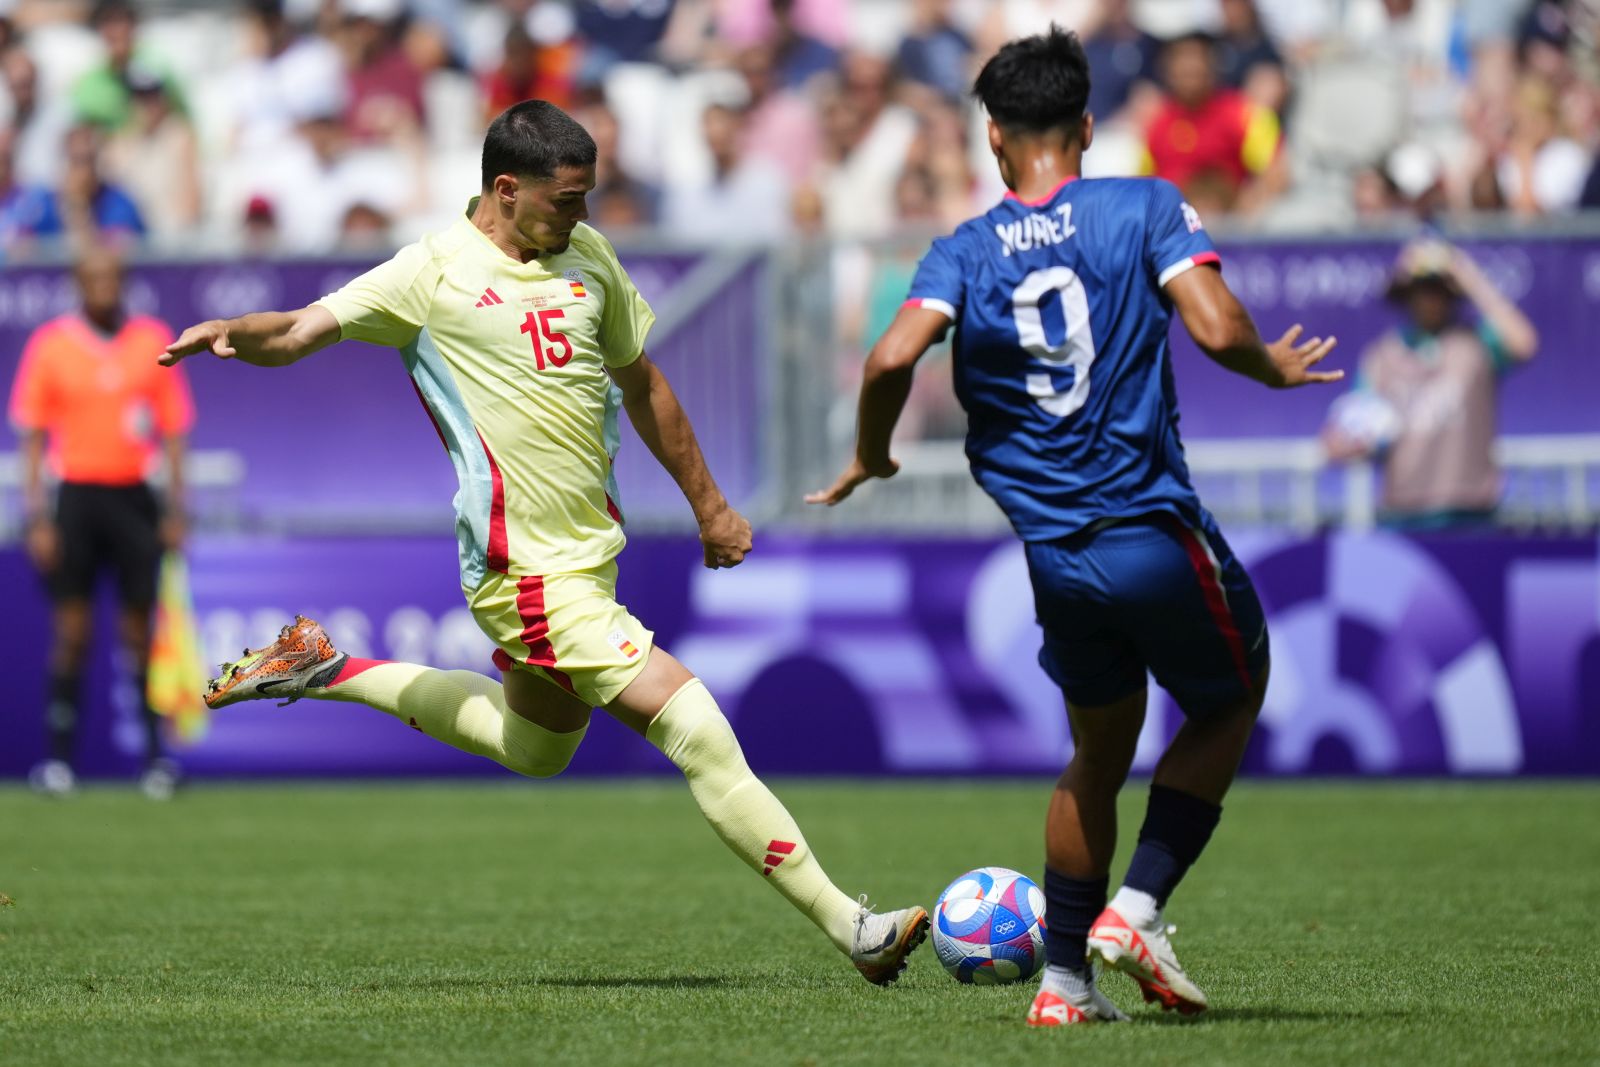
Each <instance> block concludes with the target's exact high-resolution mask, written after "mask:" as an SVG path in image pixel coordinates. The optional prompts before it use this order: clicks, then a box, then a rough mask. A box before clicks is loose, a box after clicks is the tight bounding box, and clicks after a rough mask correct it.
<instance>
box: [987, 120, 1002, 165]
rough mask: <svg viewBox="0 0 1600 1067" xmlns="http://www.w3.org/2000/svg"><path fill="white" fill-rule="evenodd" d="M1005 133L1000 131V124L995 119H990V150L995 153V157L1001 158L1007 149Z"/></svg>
mask: <svg viewBox="0 0 1600 1067" xmlns="http://www.w3.org/2000/svg"><path fill="white" fill-rule="evenodd" d="M1005 144H1006V139H1005V135H1004V134H1002V133H1001V132H1000V124H999V123H997V122H995V120H994V119H990V120H989V151H991V152H993V153H994V158H996V159H999V158H1000V155H1001V153H1002V152H1003V151H1004V150H1005Z"/></svg>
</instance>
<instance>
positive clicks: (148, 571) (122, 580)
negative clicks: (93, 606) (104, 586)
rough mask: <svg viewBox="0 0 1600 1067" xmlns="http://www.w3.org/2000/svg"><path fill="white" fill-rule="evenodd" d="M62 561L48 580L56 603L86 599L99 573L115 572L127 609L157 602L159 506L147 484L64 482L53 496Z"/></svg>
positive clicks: (92, 593) (159, 532)
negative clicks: (59, 532) (59, 534)
mask: <svg viewBox="0 0 1600 1067" xmlns="http://www.w3.org/2000/svg"><path fill="white" fill-rule="evenodd" d="M56 526H57V528H58V529H59V530H60V531H61V560H60V563H59V565H58V566H57V567H56V570H55V573H54V574H52V575H50V576H49V578H48V584H49V587H50V595H51V596H52V597H53V598H55V599H56V600H87V599H89V598H90V597H91V596H93V595H94V584H95V580H96V579H97V578H98V577H99V576H100V573H101V571H103V570H106V569H108V568H109V569H110V570H111V571H113V572H114V573H115V574H116V578H117V595H118V597H119V598H120V599H121V601H122V603H123V604H124V605H125V606H127V607H132V608H143V607H149V606H150V605H152V604H154V603H155V599H156V576H157V574H158V573H159V572H160V569H161V507H160V505H159V504H158V503H157V502H156V495H155V493H154V492H152V491H151V489H150V487H149V486H148V485H142V484H141V485H90V484H87V483H83V482H62V483H61V486H60V490H59V493H58V495H57V497H56Z"/></svg>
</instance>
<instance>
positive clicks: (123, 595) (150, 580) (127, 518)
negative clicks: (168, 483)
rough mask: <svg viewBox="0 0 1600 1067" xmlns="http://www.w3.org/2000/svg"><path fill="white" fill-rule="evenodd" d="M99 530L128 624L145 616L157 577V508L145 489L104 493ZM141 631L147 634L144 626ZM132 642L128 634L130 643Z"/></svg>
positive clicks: (152, 596)
mask: <svg viewBox="0 0 1600 1067" xmlns="http://www.w3.org/2000/svg"><path fill="white" fill-rule="evenodd" d="M100 530H101V536H102V540H103V542H104V545H105V549H104V550H105V554H106V556H107V558H108V559H109V560H110V563H111V566H112V568H113V569H114V570H115V572H116V576H117V597H118V599H119V600H120V602H121V604H122V608H123V615H124V616H125V617H126V618H127V619H129V620H131V619H132V618H133V617H134V616H136V615H138V614H140V613H143V614H144V615H146V616H148V615H149V612H150V608H151V606H152V605H154V604H155V600H156V581H157V578H158V577H159V575H160V573H161V508H160V505H159V504H158V503H157V502H156V497H155V493H154V492H152V491H151V489H150V487H149V486H147V485H137V486H128V487H126V488H120V487H119V488H116V489H112V490H110V491H108V492H107V493H106V494H105V501H104V505H103V507H102V508H101V514H100ZM130 625H133V624H132V623H131V622H130ZM133 628H134V629H137V626H136V625H133ZM145 631H146V633H148V622H147V623H146V626H145ZM136 638H137V635H136V634H130V639H136Z"/></svg>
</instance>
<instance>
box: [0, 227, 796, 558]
mask: <svg viewBox="0 0 1600 1067" xmlns="http://www.w3.org/2000/svg"><path fill="white" fill-rule="evenodd" d="M705 258H706V257H705V256H703V255H700V254H662V253H658V254H650V255H634V256H628V257H627V260H626V265H627V267H628V271H629V274H630V276H631V277H632V278H633V279H634V281H635V283H636V284H637V285H638V286H639V289H640V292H641V293H643V294H644V296H645V297H646V298H647V299H648V300H649V301H650V302H651V303H652V305H654V306H656V307H658V308H660V307H663V306H666V305H668V303H669V301H670V298H671V295H672V293H673V290H674V289H675V288H676V287H677V286H678V285H680V284H681V283H682V282H683V281H684V280H685V279H686V278H688V277H689V276H690V275H691V274H692V273H693V272H694V270H695V268H696V267H697V266H698V265H699V264H700V263H702V262H703V261H704V260H705ZM369 266H371V261H370V260H362V261H317V262H294V261H286V262H275V261H260V262H250V263H239V262H228V263H203V262H202V263H185V264H149V265H144V266H139V267H136V268H134V269H133V270H132V271H131V272H130V275H129V282H128V288H127V300H128V303H129V305H130V307H132V308H133V309H135V310H137V311H140V312H144V313H148V314H153V315H156V316H158V317H160V318H162V319H163V320H165V321H166V322H167V323H168V324H169V325H171V326H172V327H173V329H174V330H181V329H182V328H183V327H184V326H186V325H188V324H190V323H194V322H200V321H203V320H205V319H209V318H223V317H229V316H233V315H240V314H244V313H246V312H249V311H256V310H262V309H275V308H296V307H303V306H304V305H306V304H309V303H311V302H312V301H314V300H316V299H317V298H318V297H320V296H323V295H324V294H326V293H329V292H331V291H333V290H335V289H337V288H339V287H340V286H342V285H344V284H345V283H346V282H347V281H349V280H350V279H351V278H353V277H355V276H356V275H357V274H358V273H360V272H361V271H362V270H365V269H366V268H367V267H369ZM764 283H765V275H764V272H763V270H762V269H760V268H759V267H758V268H757V269H754V270H749V271H745V272H742V273H740V274H739V275H738V276H736V277H734V278H732V279H730V280H729V281H728V282H727V284H726V287H725V290H724V293H723V295H722V298H721V299H720V300H719V301H718V302H717V306H716V308H715V310H714V313H709V314H707V315H703V316H702V317H701V319H702V326H704V325H706V324H707V323H708V322H709V324H710V325H712V326H713V327H714V328H715V330H716V331H717V332H718V334H720V335H731V336H732V337H734V338H736V339H739V340H740V344H741V345H742V347H741V348H740V353H741V355H742V356H743V357H744V358H745V359H746V362H748V361H749V360H750V359H751V358H755V357H759V355H760V353H761V352H762V351H763V349H762V348H761V345H760V344H759V343H758V342H759V339H760V337H761V333H760V330H759V322H760V319H761V314H762V307H763V296H764ZM75 299H76V297H75V290H74V287H73V282H72V280H71V278H70V276H68V275H67V274H65V273H64V272H63V271H62V270H61V269H59V268H51V267H7V268H6V269H5V270H4V271H3V272H0V381H3V382H4V383H5V387H6V390H7V392H8V393H9V388H10V383H11V380H12V378H13V377H14V375H15V371H16V365H17V360H18V359H19V357H20V355H21V352H22V349H23V346H24V345H25V343H26V341H27V337H28V334H29V333H30V332H31V331H32V330H33V329H34V328H35V327H37V326H38V325H39V324H40V323H42V322H44V321H45V320H47V319H49V318H51V317H53V316H55V315H58V314H61V313H63V312H65V311H68V310H70V309H71V308H72V307H73V306H75ZM508 321H509V320H508ZM508 328H509V329H511V330H516V329H517V326H516V324H515V323H512V324H511V325H510V326H509V327H508ZM705 347H706V342H705V337H704V334H703V333H698V334H697V333H696V332H695V331H692V330H690V331H679V332H677V333H676V334H674V335H672V336H670V337H667V338H666V339H665V340H663V341H660V343H657V344H655V345H653V346H652V347H651V355H652V358H654V359H656V360H657V361H658V362H660V363H661V364H662V365H663V366H664V367H665V368H666V369H667V372H668V373H669V374H670V375H672V376H673V377H674V378H676V379H678V380H680V381H683V380H688V381H690V382H695V381H696V380H697V379H700V378H707V379H709V378H712V377H714V378H715V385H714V387H708V386H706V385H705V384H703V383H702V384H701V385H700V386H691V388H689V389H687V390H681V391H682V392H683V399H684V404H685V407H686V409H687V410H688V412H689V415H690V417H691V418H693V419H694V420H695V424H696V425H697V427H699V428H700V429H701V437H702V439H703V441H704V443H705V446H706V450H707V453H708V454H709V455H711V456H712V457H713V459H715V460H717V461H718V471H719V474H720V475H721V477H722V479H723V481H724V482H725V483H726V485H727V491H728V493H729V496H730V498H733V499H743V498H745V497H747V496H748V495H749V494H750V493H751V492H753V491H754V490H755V488H756V483H757V481H758V480H759V476H760V471H759V467H758V464H759V459H760V438H759V434H758V433H757V432H755V428H758V426H759V422H758V420H750V422H749V423H748V424H743V425H741V424H738V423H734V422H732V421H730V420H727V419H716V418H715V417H714V416H715V415H716V413H717V411H718V410H719V409H720V408H725V407H729V406H732V407H742V408H746V409H755V408H757V407H758V406H759V403H760V394H759V392H758V390H759V389H760V388H761V383H760V379H759V376H758V375H757V374H755V373H754V372H747V373H744V374H730V373H728V372H727V370H726V369H725V368H724V367H722V366H721V365H720V363H716V361H715V358H714V357H715V355H716V354H715V353H705V354H703V353H702V352H701V349H703V348H705ZM152 358H153V354H152ZM708 359H710V360H711V361H712V362H713V363H716V365H715V366H713V367H710V368H707V367H705V366H704V364H705V363H706V362H707V361H708ZM184 366H185V370H186V372H187V373H188V374H189V377H190V382H191V385H192V387H193V389H194V394H195V407H196V411H197V413H198V416H197V421H196V424H195V429H194V433H193V435H192V438H191V442H190V443H191V446H192V447H194V448H196V449H207V450H227V451H229V452H232V453H235V454H237V455H238V456H240V457H241V458H242V460H243V465H244V469H245V470H246V471H248V477H247V479H246V480H245V481H244V483H243V484H242V485H240V486H239V487H238V489H237V491H236V492H234V493H233V495H232V498H231V499H230V500H229V501H228V502H227V506H226V508H224V509H222V510H224V511H225V512H226V515H227V520H228V521H229V522H230V523H231V524H234V525H236V526H242V527H245V528H257V529H259V528H263V527H265V528H268V529H273V528H282V527H283V526H285V525H291V526H294V525H297V526H300V527H302V528H303V527H304V526H305V525H307V524H315V525H317V526H319V527H320V528H337V527H340V526H346V527H348V526H350V525H356V526H363V525H364V526H365V527H366V528H371V527H372V525H373V523H372V518H371V517H372V516H373V515H374V514H381V515H382V516H384V517H385V518H387V519H399V520H401V521H408V520H409V524H410V525H411V526H413V527H415V526H418V525H425V524H426V523H427V522H428V521H429V520H431V519H434V518H438V519H446V518H447V517H448V516H449V514H450V511H449V507H450V499H451V496H452V494H454V492H455V474H454V472H453V471H452V469H451V467H450V463H449V460H448V459H447V458H446V457H445V454H444V452H443V450H442V449H441V448H440V447H439V439H438V437H437V436H436V435H435V433H434V430H433V428H432V426H431V424H430V423H429V421H428V419H427V417H426V416H425V414H424V413H423V409H422V407H421V406H420V404H419V403H418V401H417V397H416V394H415V393H414V392H413V390H412V387H411V381H410V379H409V378H408V377H407V375H406V373H405V369H404V367H403V366H402V364H401V361H400V357H399V355H398V354H397V353H395V352H394V351H392V350H389V349H381V348H375V347H373V346H370V345H364V344H356V343H344V344H339V345H335V346H333V347H332V348H330V349H328V350H327V351H325V352H320V353H318V354H317V355H316V357H315V359H314V361H313V362H311V363H307V364H304V365H301V366H297V367H295V368H293V369H292V370H289V371H284V370H268V369H263V368H260V367H252V366H249V365H246V364H242V363H224V362H222V361H220V360H215V359H204V360H200V359H196V360H190V361H189V362H187V363H186V364H185V365H184ZM713 370H714V371H715V372H716V373H715V374H713V373H712V371H713ZM290 454H292V455H293V456H295V460H294V461H293V462H285V457H286V456H287V455H290ZM647 462H648V457H647V455H646V453H645V451H644V449H643V448H641V447H635V446H632V445H629V446H625V447H624V449H623V453H622V455H621V456H620V457H619V460H618V465H617V475H618V479H619V482H620V484H621V485H622V488H623V493H624V499H626V500H628V501H630V506H632V507H649V506H650V505H652V504H653V503H655V502H656V501H657V498H658V497H659V496H660V494H661V493H662V492H663V488H662V485H661V482H660V480H659V479H652V478H650V477H646V476H645V474H644V468H645V465H646V463H647ZM666 488H668V489H670V488H671V485H670V483H667V486H666ZM216 511H217V509H215V508H210V509H208V512H210V513H213V514H214V513H216Z"/></svg>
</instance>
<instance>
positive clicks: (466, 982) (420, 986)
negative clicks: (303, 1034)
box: [356, 974, 728, 993]
mask: <svg viewBox="0 0 1600 1067" xmlns="http://www.w3.org/2000/svg"><path fill="white" fill-rule="evenodd" d="M727 984H728V979H727V978H726V977H725V976H723V975H715V974H658V975H639V976H629V975H609V974H607V975H599V974H596V975H582V974H578V975H571V974H556V975H527V976H522V977H517V978H504V977H493V978H488V977H479V976H471V975H462V976H460V977H454V978H420V977H419V978H405V979H402V980H400V981H395V982H368V983H364V984H362V985H360V986H357V987H356V989H357V990H358V991H361V992H375V991H377V990H380V989H388V990H396V989H405V990H410V991H413V992H428V993H438V992H458V991H460V990H462V989H491V988H493V989H510V988H527V987H538V986H554V987H557V988H561V989H704V988H707V987H710V986H721V985H727Z"/></svg>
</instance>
